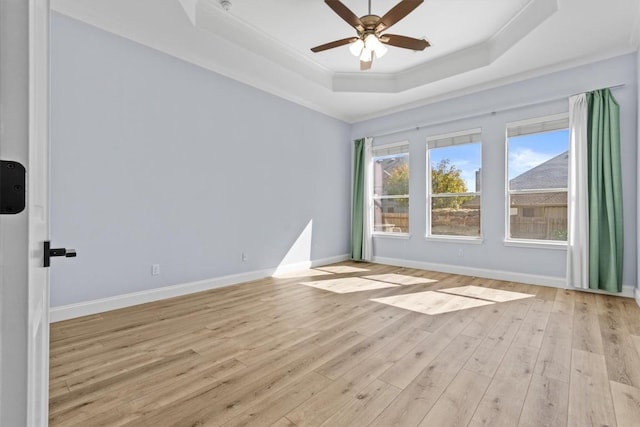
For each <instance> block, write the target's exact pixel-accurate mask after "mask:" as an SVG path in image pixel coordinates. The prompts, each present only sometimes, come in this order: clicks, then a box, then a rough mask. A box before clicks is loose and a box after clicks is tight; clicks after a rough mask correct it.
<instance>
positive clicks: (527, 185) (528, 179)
mask: <svg viewBox="0 0 640 427" xmlns="http://www.w3.org/2000/svg"><path fill="white" fill-rule="evenodd" d="M568 180H569V152H568V151H565V152H564V153H561V154H559V155H557V156H556V157H553V158H552V159H549V160H547V161H546V162H544V163H541V164H539V165H538V166H536V167H535V168H533V169H529V170H528V171H526V172H525V173H523V174H521V175H518V176H517V177H515V178H513V179H512V180H511V181H510V182H509V186H510V188H511V190H537V189H542V188H567V185H568V182H569V181H568ZM566 205H567V193H566V192H560V193H542V194H512V195H511V206H540V207H541V206H566Z"/></svg>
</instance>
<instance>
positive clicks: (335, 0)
mask: <svg viewBox="0 0 640 427" xmlns="http://www.w3.org/2000/svg"><path fill="white" fill-rule="evenodd" d="M324 2H325V3H326V4H327V6H329V7H330V8H331V9H333V11H334V12H335V13H337V14H338V16H339V17H340V18H342V19H344V20H345V21H346V22H347V24H349V25H351V26H352V27H353V28H355V29H356V30H358V31H363V30H364V25H362V21H360V18H358V17H357V16H356V14H355V13H353V12H352V11H351V10H350V9H349V8H348V7H347V6H345V5H344V4H342V2H340V1H339V0H324Z"/></svg>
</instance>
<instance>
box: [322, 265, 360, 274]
mask: <svg viewBox="0 0 640 427" xmlns="http://www.w3.org/2000/svg"><path fill="white" fill-rule="evenodd" d="M316 270H321V271H327V272H329V273H335V274H345V273H362V272H363V271H369V269H368V268H360V267H351V266H348V265H330V266H327V267H318V268H316Z"/></svg>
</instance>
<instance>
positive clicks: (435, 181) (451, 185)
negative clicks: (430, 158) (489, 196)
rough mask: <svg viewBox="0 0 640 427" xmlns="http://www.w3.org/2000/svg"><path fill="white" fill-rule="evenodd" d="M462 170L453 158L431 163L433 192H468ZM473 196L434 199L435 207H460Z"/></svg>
mask: <svg viewBox="0 0 640 427" xmlns="http://www.w3.org/2000/svg"><path fill="white" fill-rule="evenodd" d="M461 173H462V171H461V170H460V169H458V168H457V167H456V166H455V165H452V164H451V160H449V159H442V160H440V162H439V163H438V164H432V165H431V193H432V194H442V193H466V192H467V185H466V184H465V182H464V180H463V179H462V177H461V176H460V175H461ZM471 199H473V197H441V198H436V199H434V201H433V207H434V208H454V209H459V208H460V206H462V204H463V203H464V202H466V201H467V200H471Z"/></svg>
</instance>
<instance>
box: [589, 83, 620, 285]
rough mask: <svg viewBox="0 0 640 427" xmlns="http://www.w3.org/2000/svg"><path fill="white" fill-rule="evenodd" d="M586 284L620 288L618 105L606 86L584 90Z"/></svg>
mask: <svg viewBox="0 0 640 427" xmlns="http://www.w3.org/2000/svg"><path fill="white" fill-rule="evenodd" d="M587 99H588V105H589V110H588V124H587V141H588V142H587V146H588V188H589V288H591V289H600V290H604V291H609V292H621V291H622V259H623V244H624V240H623V222H622V173H621V170H620V107H619V106H618V103H617V102H616V100H615V99H614V98H613V95H611V92H610V91H609V89H601V90H597V91H593V92H590V93H588V94H587Z"/></svg>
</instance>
